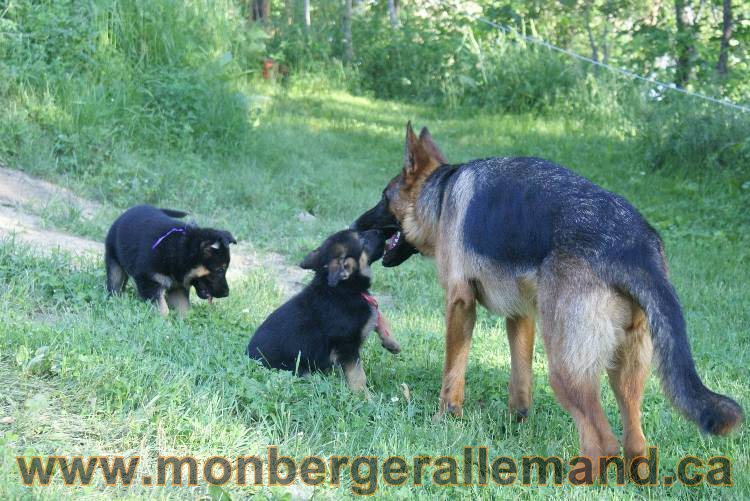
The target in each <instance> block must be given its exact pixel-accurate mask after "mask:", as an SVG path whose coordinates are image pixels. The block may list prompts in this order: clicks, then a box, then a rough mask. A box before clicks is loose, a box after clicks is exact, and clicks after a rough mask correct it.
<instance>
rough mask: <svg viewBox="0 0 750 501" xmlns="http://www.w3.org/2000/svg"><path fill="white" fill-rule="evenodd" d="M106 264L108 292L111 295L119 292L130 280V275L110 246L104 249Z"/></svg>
mask: <svg viewBox="0 0 750 501" xmlns="http://www.w3.org/2000/svg"><path fill="white" fill-rule="evenodd" d="M104 265H105V267H106V270H107V292H108V293H109V295H112V294H119V293H120V292H122V289H123V288H124V287H125V284H126V283H127V281H128V275H127V273H125V270H124V269H123V268H122V266H120V263H119V262H117V259H115V256H114V255H113V252H112V250H111V249H110V248H109V247H106V248H105V250H104Z"/></svg>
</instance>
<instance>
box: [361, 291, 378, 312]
mask: <svg viewBox="0 0 750 501" xmlns="http://www.w3.org/2000/svg"><path fill="white" fill-rule="evenodd" d="M361 295H362V297H363V298H364V299H365V301H367V302H368V303H370V304H371V305H373V306H374V307H375V309H376V310H377V309H378V300H377V299H375V296H371V295H370V294H368V293H367V292H362V293H361Z"/></svg>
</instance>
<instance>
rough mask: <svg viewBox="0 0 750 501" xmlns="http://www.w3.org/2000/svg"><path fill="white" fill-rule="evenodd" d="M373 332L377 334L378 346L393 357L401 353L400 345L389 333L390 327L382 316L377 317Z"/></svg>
mask: <svg viewBox="0 0 750 501" xmlns="http://www.w3.org/2000/svg"><path fill="white" fill-rule="evenodd" d="M375 332H377V333H378V337H379V338H380V344H381V345H382V346H383V348H385V349H386V350H388V351H390V352H391V353H393V354H394V355H395V354H397V353H399V352H400V351H401V345H400V344H399V343H398V341H396V338H395V337H393V334H392V333H391V326H390V324H389V323H388V321H387V320H386V319H385V317H384V316H383V315H379V317H378V321H377V323H376V324H375Z"/></svg>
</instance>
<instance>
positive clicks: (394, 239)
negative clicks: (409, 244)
mask: <svg viewBox="0 0 750 501" xmlns="http://www.w3.org/2000/svg"><path fill="white" fill-rule="evenodd" d="M399 240H401V232H400V231H397V232H396V233H394V234H393V235H392V236H391V238H389V239H388V240H386V241H385V251H386V252H390V251H392V250H393V249H395V248H396V246H397V245H398V242H399Z"/></svg>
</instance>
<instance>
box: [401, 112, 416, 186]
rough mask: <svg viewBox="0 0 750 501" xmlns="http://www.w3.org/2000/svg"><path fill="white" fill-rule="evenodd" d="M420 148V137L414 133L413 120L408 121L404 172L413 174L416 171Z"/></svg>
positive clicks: (409, 174) (408, 174)
mask: <svg viewBox="0 0 750 501" xmlns="http://www.w3.org/2000/svg"><path fill="white" fill-rule="evenodd" d="M418 149H419V138H418V137H417V135H416V134H414V129H412V127H411V120H409V121H408V122H406V140H405V141H404V174H405V175H406V176H413V175H414V174H415V173H416V165H417V161H416V160H417V150H418Z"/></svg>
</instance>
